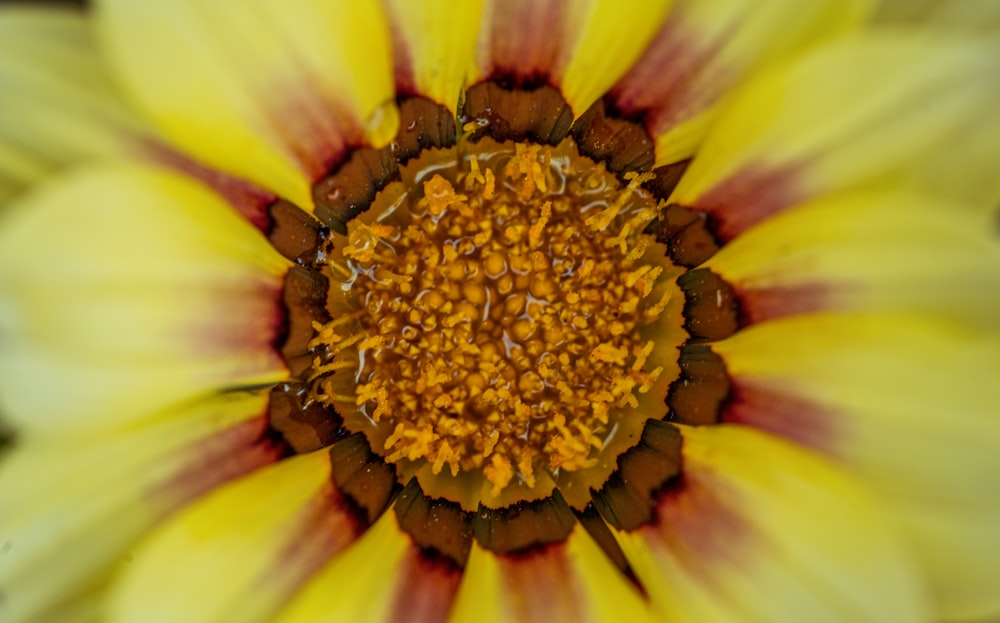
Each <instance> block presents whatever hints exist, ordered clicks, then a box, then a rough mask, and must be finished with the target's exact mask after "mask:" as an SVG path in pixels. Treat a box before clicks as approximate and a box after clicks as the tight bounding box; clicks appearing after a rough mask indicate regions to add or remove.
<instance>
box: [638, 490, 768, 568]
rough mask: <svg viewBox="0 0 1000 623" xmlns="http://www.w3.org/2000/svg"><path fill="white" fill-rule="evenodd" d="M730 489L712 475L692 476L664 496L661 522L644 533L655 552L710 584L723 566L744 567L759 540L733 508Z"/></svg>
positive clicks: (659, 502) (658, 508) (660, 505)
mask: <svg viewBox="0 0 1000 623" xmlns="http://www.w3.org/2000/svg"><path fill="white" fill-rule="evenodd" d="M726 489H727V486H726V484H725V482H724V481H723V480H722V479H720V478H717V477H715V476H713V475H712V474H711V473H705V472H700V471H699V472H698V473H691V472H688V473H686V474H684V475H683V476H682V477H681V478H679V479H677V482H676V484H675V485H674V486H671V487H669V488H668V489H666V490H664V491H663V493H661V494H660V497H659V499H658V500H657V502H656V520H655V522H654V523H652V524H650V525H649V526H647V527H644V528H640V532H641V533H642V535H643V536H644V537H645V538H646V540H647V542H648V543H649V546H650V548H651V549H652V550H653V551H654V552H658V554H659V555H667V556H670V557H671V558H673V559H674V560H676V561H677V563H678V564H679V565H681V566H682V567H683V568H684V569H685V571H687V572H688V573H689V574H691V575H692V576H694V577H696V578H698V579H699V580H700V581H702V582H706V583H709V584H712V583H714V582H715V579H714V577H713V571H714V570H715V569H716V568H717V567H719V566H720V565H721V566H742V562H741V561H745V560H746V556H747V555H748V551H749V550H748V547H749V546H750V545H751V544H752V543H753V541H754V540H755V538H756V535H755V534H754V530H753V528H752V526H751V525H750V524H749V523H748V522H747V520H746V519H745V518H744V517H742V516H740V515H739V512H738V509H734V508H732V507H731V506H729V505H727V503H726V501H727V497H728V496H727V491H726Z"/></svg>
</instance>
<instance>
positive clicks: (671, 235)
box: [648, 180, 720, 268]
mask: <svg viewBox="0 0 1000 623" xmlns="http://www.w3.org/2000/svg"><path fill="white" fill-rule="evenodd" d="M654 181H655V180H654ZM653 192H654V193H656V192H657V191H655V190H654V191H653ZM648 231H649V232H650V233H652V234H653V235H654V236H655V237H656V239H657V241H659V242H662V243H663V244H665V245H667V254H668V255H669V256H670V259H672V260H673V261H674V263H675V264H677V265H679V266H685V267H688V268H694V267H695V266H698V265H699V264H701V263H702V262H704V261H705V260H707V259H708V258H710V257H712V256H713V255H715V254H716V253H717V252H718V251H719V248H720V244H719V242H718V241H717V240H716V239H715V236H714V234H712V227H711V220H710V218H709V216H708V215H707V214H705V213H704V212H699V211H697V210H690V209H688V208H685V207H683V206H679V205H676V204H672V205H668V206H667V209H666V210H665V211H664V212H663V214H662V215H660V218H659V219H657V220H656V222H654V223H652V224H650V226H649V230H648Z"/></svg>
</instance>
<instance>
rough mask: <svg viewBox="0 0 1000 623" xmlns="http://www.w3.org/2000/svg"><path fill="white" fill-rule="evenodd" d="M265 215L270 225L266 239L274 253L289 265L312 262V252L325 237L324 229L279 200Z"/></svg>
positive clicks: (316, 222)
mask: <svg viewBox="0 0 1000 623" xmlns="http://www.w3.org/2000/svg"><path fill="white" fill-rule="evenodd" d="M268 216H269V217H270V219H271V222H270V226H269V227H268V228H267V239H268V240H269V241H270V242H271V245H272V246H273V247H274V248H275V249H276V250H277V251H278V253H280V254H282V255H284V256H285V257H287V258H288V259H290V260H292V261H293V262H298V263H300V264H310V263H312V262H313V260H314V258H315V255H316V249H317V248H319V247H320V246H321V245H322V244H323V241H324V239H325V238H326V232H327V229H326V227H324V226H323V225H322V224H320V222H319V221H317V220H316V219H314V218H313V217H312V216H310V215H309V214H306V213H305V212H303V211H302V210H300V209H299V208H297V207H295V205H293V204H292V203H289V202H288V201H285V200H283V199H280V200H278V201H275V202H274V203H273V204H271V206H270V207H269V208H268Z"/></svg>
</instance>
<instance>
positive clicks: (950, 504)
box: [713, 308, 1000, 619]
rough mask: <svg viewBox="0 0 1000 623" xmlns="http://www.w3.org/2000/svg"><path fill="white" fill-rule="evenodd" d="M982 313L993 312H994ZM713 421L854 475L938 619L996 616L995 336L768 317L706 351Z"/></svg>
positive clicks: (998, 454) (941, 326) (893, 322)
mask: <svg viewBox="0 0 1000 623" xmlns="http://www.w3.org/2000/svg"><path fill="white" fill-rule="evenodd" d="M994 309H995V308H994ZM713 350H715V351H716V352H717V353H718V354H719V355H720V356H721V357H722V358H723V360H724V361H725V363H726V366H727V369H728V371H729V374H730V376H731V378H732V385H733V393H732V394H731V400H730V406H729V408H728V410H727V412H726V416H725V417H726V419H728V420H730V421H738V422H742V423H744V424H748V425H751V426H756V427H759V428H763V429H765V430H769V431H771V432H773V433H776V434H779V435H784V436H786V437H789V438H792V439H794V440H796V441H798V442H800V443H805V444H809V445H811V446H813V447H814V448H816V449H817V450H820V451H822V452H825V453H827V454H829V455H830V456H831V457H833V458H834V459H836V460H838V461H840V462H841V463H842V464H843V465H844V467H845V468H848V469H850V470H852V471H854V472H855V473H856V474H857V475H858V476H859V477H860V478H861V479H863V480H864V482H865V483H866V484H867V485H869V487H870V488H872V489H873V490H875V491H876V492H877V494H878V495H879V499H880V501H881V502H882V503H883V504H885V505H888V506H889V507H890V508H891V509H892V510H893V511H895V512H894V517H895V520H896V521H898V522H899V523H900V525H901V527H902V528H903V529H904V530H905V532H906V534H907V536H909V537H910V539H911V541H912V542H913V544H914V545H915V546H916V550H915V551H916V553H918V554H919V555H920V559H921V561H922V562H923V563H924V564H923V568H924V570H925V572H926V574H927V577H928V579H929V580H930V584H931V588H932V589H933V594H934V597H935V607H936V609H937V614H938V615H939V618H943V619H951V618H955V617H968V616H970V614H971V615H975V616H985V615H987V614H996V612H1000V598H998V596H997V593H996V591H995V584H994V578H996V577H998V576H1000V558H998V557H997V555H996V553H997V551H998V548H1000V537H997V536H995V535H991V537H990V538H987V539H985V540H982V539H980V537H981V536H982V535H983V533H984V532H985V531H984V530H983V529H982V526H983V525H984V524H985V523H987V519H990V520H991V521H992V522H993V524H994V525H996V524H997V522H1000V498H997V496H995V495H992V493H991V491H992V486H993V483H995V482H996V481H997V479H1000V422H998V420H997V418H996V408H997V405H998V404H1000V386H998V384H997V382H996V376H997V371H998V370H1000V338H998V337H997V336H996V335H984V334H982V333H980V332H977V331H972V330H969V329H968V328H964V327H961V326H958V325H952V324H948V323H945V322H943V321H940V320H931V319H926V318H919V317H914V316H904V315H898V314H884V315H879V314H871V315H847V314H843V315H842V314H815V315H805V316H797V317H791V318H785V319H782V320H777V321H774V322H767V323H763V324H760V325H756V326H753V327H751V328H749V329H747V330H745V331H742V332H740V333H738V334H736V335H734V336H733V337H732V338H730V339H728V340H725V341H724V342H720V343H717V344H715V345H713Z"/></svg>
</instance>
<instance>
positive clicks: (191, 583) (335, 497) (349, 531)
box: [108, 451, 357, 623]
mask: <svg viewBox="0 0 1000 623" xmlns="http://www.w3.org/2000/svg"><path fill="white" fill-rule="evenodd" d="M349 509H350V507H349V505H348V504H347V503H345V502H344V500H343V499H342V498H341V496H340V494H339V493H337V491H336V489H335V487H334V485H333V481H332V480H331V478H330V455H329V452H326V451H319V452H316V453H313V454H306V455H299V456H295V457H292V458H290V459H287V460H284V461H281V462H279V463H277V464H275V465H272V466H270V467H267V468H264V469H261V470H258V471H256V472H254V473H253V474H250V475H248V476H246V477H244V478H241V479H240V480H237V481H235V482H233V483H230V484H228V485H226V486H224V487H220V488H219V489H217V490H215V491H214V492H212V493H211V494H210V495H208V496H206V497H204V498H202V499H201V500H199V501H197V502H195V503H194V504H192V505H191V506H189V507H188V508H186V509H185V510H184V511H182V512H181V513H179V514H178V515H177V516H175V517H173V518H171V519H170V520H169V521H168V522H167V523H165V524H164V525H163V526H162V527H160V528H158V529H157V530H156V531H154V532H153V533H152V534H150V535H149V536H148V537H147V538H146V539H145V540H144V541H143V542H141V543H140V544H139V545H138V546H137V547H136V548H135V550H134V559H133V560H131V561H129V562H128V563H127V564H125V565H122V567H121V570H120V572H121V577H120V578H119V580H118V581H117V582H116V583H115V585H114V586H113V588H112V591H111V596H110V599H109V604H108V615H109V619H110V620H111V621H122V622H131V621H138V620H142V621H150V622H156V621H189V622H191V623H199V622H206V623H207V622H210V621H246V622H251V621H267V620H270V616H271V615H272V614H273V613H274V612H275V611H277V609H278V608H279V607H280V606H281V604H282V603H284V601H285V600H287V599H288V597H289V596H290V595H291V593H292V592H293V591H294V590H295V589H297V588H298V586H299V584H300V583H301V582H303V581H304V580H305V579H306V578H307V577H308V576H309V575H310V574H311V573H312V572H313V571H314V570H315V569H316V568H317V567H319V566H321V565H322V563H323V562H325V561H326V560H327V559H328V558H329V557H330V556H333V555H335V554H336V553H337V552H338V551H340V550H341V549H342V548H343V547H345V546H346V545H347V544H349V543H351V542H353V541H354V539H355V538H356V536H357V528H356V524H355V521H354V517H353V516H352V515H351V511H350V510H349Z"/></svg>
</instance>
